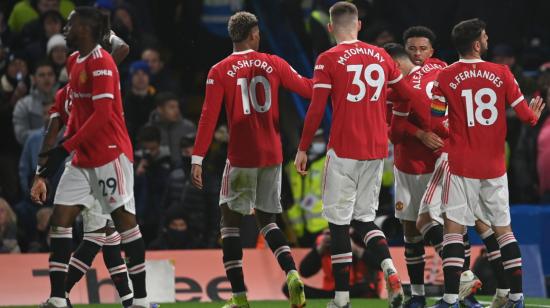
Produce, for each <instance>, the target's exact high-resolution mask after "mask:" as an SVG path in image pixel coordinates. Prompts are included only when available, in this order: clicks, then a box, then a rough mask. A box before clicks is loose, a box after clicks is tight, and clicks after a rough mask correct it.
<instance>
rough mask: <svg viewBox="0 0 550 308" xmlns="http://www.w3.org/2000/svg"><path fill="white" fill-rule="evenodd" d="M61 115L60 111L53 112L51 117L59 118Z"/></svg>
mask: <svg viewBox="0 0 550 308" xmlns="http://www.w3.org/2000/svg"><path fill="white" fill-rule="evenodd" d="M60 116H61V115H60V114H59V112H54V113H52V114H50V119H53V118H57V117H60Z"/></svg>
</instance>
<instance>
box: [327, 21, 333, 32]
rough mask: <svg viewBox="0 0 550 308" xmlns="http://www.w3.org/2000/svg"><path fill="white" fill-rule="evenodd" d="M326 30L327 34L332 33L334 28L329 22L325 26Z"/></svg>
mask: <svg viewBox="0 0 550 308" xmlns="http://www.w3.org/2000/svg"><path fill="white" fill-rule="evenodd" d="M327 30H328V32H329V33H332V32H334V27H333V26H332V23H330V22H329V23H328V24H327Z"/></svg>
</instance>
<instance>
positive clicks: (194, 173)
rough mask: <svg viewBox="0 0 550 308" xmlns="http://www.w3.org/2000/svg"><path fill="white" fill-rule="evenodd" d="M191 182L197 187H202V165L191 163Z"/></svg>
mask: <svg viewBox="0 0 550 308" xmlns="http://www.w3.org/2000/svg"><path fill="white" fill-rule="evenodd" d="M191 182H192V183H193V186H195V187H196V188H198V189H202V166H201V165H196V164H193V165H191Z"/></svg>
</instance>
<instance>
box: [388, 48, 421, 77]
mask: <svg viewBox="0 0 550 308" xmlns="http://www.w3.org/2000/svg"><path fill="white" fill-rule="evenodd" d="M384 50H386V52H387V53H388V54H389V55H390V57H392V59H393V60H394V61H395V63H396V64H397V67H399V69H400V70H401V73H402V74H403V75H406V74H408V73H409V72H410V71H411V69H412V67H413V66H414V64H413V62H412V60H411V58H410V57H409V54H408V53H407V51H405V47H403V45H401V44H397V43H388V44H386V45H384Z"/></svg>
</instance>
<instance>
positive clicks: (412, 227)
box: [401, 220, 420, 237]
mask: <svg viewBox="0 0 550 308" xmlns="http://www.w3.org/2000/svg"><path fill="white" fill-rule="evenodd" d="M401 223H402V224H403V233H404V234H405V236H410V237H416V236H419V235H420V232H419V231H418V229H417V227H416V222H414V221H408V220H403V221H402V222H401Z"/></svg>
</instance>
